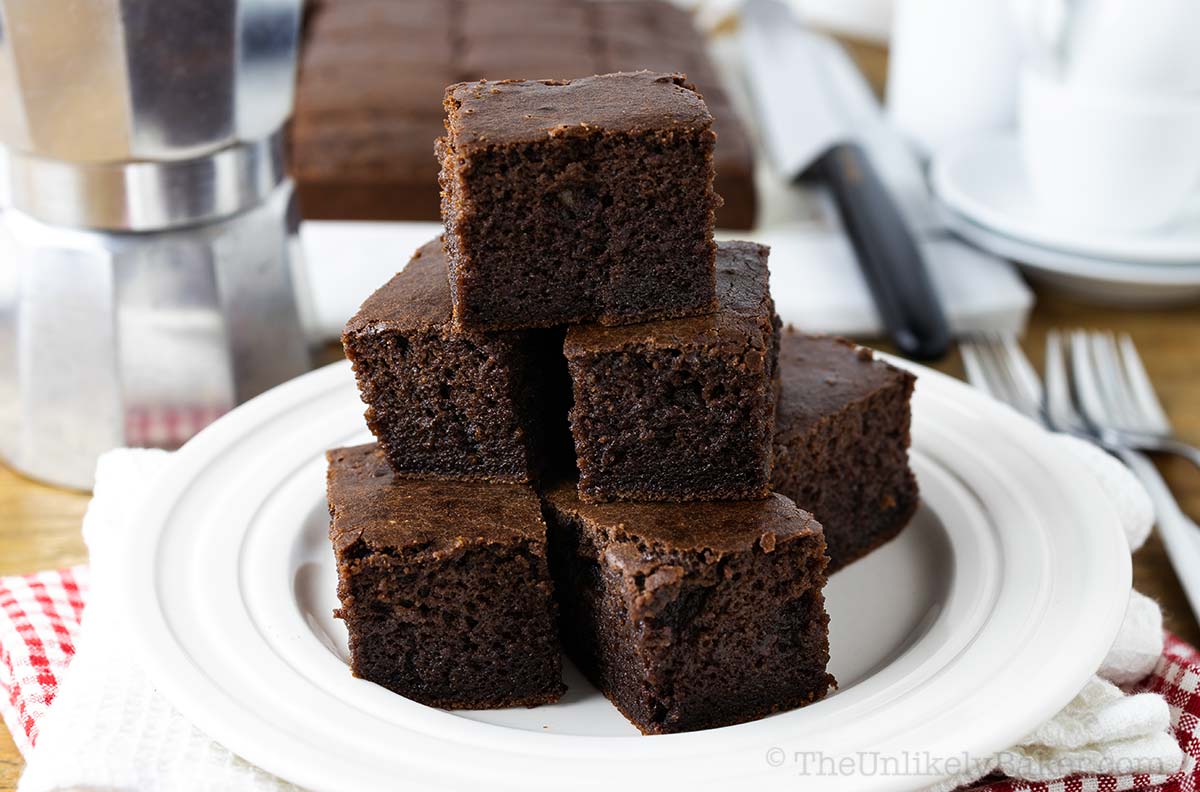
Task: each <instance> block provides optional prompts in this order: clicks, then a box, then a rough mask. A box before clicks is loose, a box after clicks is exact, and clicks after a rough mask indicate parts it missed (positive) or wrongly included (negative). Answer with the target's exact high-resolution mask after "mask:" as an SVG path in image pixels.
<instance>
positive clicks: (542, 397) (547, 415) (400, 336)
mask: <svg viewBox="0 0 1200 792" xmlns="http://www.w3.org/2000/svg"><path fill="white" fill-rule="evenodd" d="M562 337H563V336H562V331H555V330H542V331H529V332H507V333H474V332H458V331H455V330H453V329H452V328H451V322H450V288H449V286H448V284H447V281H446V259H445V257H444V255H443V253H442V244H441V242H440V241H439V240H434V241H432V242H430V243H428V244H426V245H425V246H424V247H422V248H421V249H420V250H418V251H417V253H416V255H414V256H413V259H412V261H411V262H409V264H408V266H407V267H406V268H405V269H404V270H403V271H402V272H401V273H400V274H398V275H396V276H395V277H394V278H392V279H391V280H390V281H388V282H387V283H386V284H385V285H384V286H383V287H381V288H380V289H379V290H378V291H377V292H375V293H374V294H373V295H371V296H370V297H369V298H368V299H367V301H366V302H365V303H363V305H362V307H361V308H360V309H359V311H358V313H357V314H355V316H354V317H353V318H352V319H351V320H350V322H349V323H348V324H347V325H346V329H345V332H344V333H343V335H342V344H343V346H345V349H346V355H347V356H348V357H349V358H350V360H351V362H352V363H353V364H354V374H355V377H356V378H357V380H358V387H359V391H360V392H361V394H362V398H363V401H364V402H366V404H367V413H366V418H367V424H368V425H369V426H370V428H371V431H372V432H374V433H375V437H376V438H378V440H379V444H380V446H382V448H383V450H384V451H385V452H386V454H387V457H388V460H389V461H390V462H391V464H392V468H393V469H394V470H395V471H396V472H397V473H398V474H400V475H403V476H408V477H418V478H424V477H437V478H444V479H459V480H483V481H496V482H526V481H531V480H533V479H534V478H535V477H536V475H537V473H538V472H539V470H540V469H541V468H542V467H543V466H544V465H545V464H547V461H548V459H549V458H550V456H551V455H552V454H553V453H554V448H555V446H557V445H559V444H561V445H569V441H568V440H567V439H566V436H565V435H566V419H565V415H566V410H567V407H566V400H567V399H568V398H569V396H568V395H567V394H566V393H565V392H564V391H565V390H566V389H565V388H563V387H559V382H560V379H561V380H565V378H566V375H565V372H564V371H563V368H564V366H565V364H564V363H563V358H562Z"/></svg>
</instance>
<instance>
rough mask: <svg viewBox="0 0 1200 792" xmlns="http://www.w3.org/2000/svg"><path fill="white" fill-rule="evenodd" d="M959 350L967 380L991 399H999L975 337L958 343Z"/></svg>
mask: <svg viewBox="0 0 1200 792" xmlns="http://www.w3.org/2000/svg"><path fill="white" fill-rule="evenodd" d="M959 352H960V353H961V354H962V359H963V368H964V369H965V370H966V372H967V382H969V383H971V384H972V385H974V386H975V387H976V388H977V389H979V390H981V391H983V392H984V393H986V394H987V395H988V396H991V397H992V398H993V399H999V398H1000V396H999V395H998V394H997V393H996V391H995V390H994V389H993V388H992V383H991V382H990V381H989V378H988V375H987V371H986V370H985V369H984V364H983V360H982V353H981V352H980V350H979V346H978V342H977V341H976V340H975V339H970V340H965V341H963V342H962V343H961V344H959Z"/></svg>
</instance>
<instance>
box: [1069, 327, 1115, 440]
mask: <svg viewBox="0 0 1200 792" xmlns="http://www.w3.org/2000/svg"><path fill="white" fill-rule="evenodd" d="M1070 343H1071V360H1070V372H1071V393H1072V395H1073V396H1074V398H1075V403H1076V404H1077V405H1078V406H1079V412H1080V416H1081V417H1082V418H1083V420H1084V422H1085V423H1088V424H1090V425H1092V426H1096V427H1098V426H1106V425H1107V424H1108V422H1109V416H1108V411H1107V409H1106V405H1105V403H1104V398H1103V397H1102V396H1101V395H1100V388H1099V386H1098V385H1097V382H1096V366H1095V363H1094V361H1093V360H1092V354H1091V352H1092V350H1091V345H1090V344H1089V343H1088V336H1087V333H1085V332H1084V331H1082V330H1073V331H1072V332H1071V340H1070Z"/></svg>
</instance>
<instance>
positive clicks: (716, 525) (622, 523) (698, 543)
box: [544, 481, 822, 554]
mask: <svg viewBox="0 0 1200 792" xmlns="http://www.w3.org/2000/svg"><path fill="white" fill-rule="evenodd" d="M544 497H545V498H546V500H547V501H548V502H549V503H550V505H551V506H552V507H553V508H554V509H555V510H556V511H558V512H559V513H566V514H569V515H571V516H572V517H574V519H576V520H579V521H581V522H583V523H586V524H587V525H589V526H591V527H593V528H595V529H597V530H600V531H602V532H604V533H605V534H606V535H607V536H608V538H609V540H610V541H617V542H631V543H634V544H637V545H647V544H649V545H654V546H656V547H658V548H660V549H664V550H679V551H693V552H695V551H710V552H714V553H720V554H725V553H736V552H743V551H746V550H749V549H751V548H753V547H754V546H755V545H756V544H757V545H759V546H761V547H762V549H763V550H765V551H767V552H771V551H773V550H774V549H775V541H776V539H781V538H791V537H799V536H808V535H811V534H820V533H822V529H821V525H820V523H818V522H817V521H816V520H815V519H814V518H813V516H812V515H811V514H809V513H808V512H806V511H803V510H802V509H799V508H797V507H796V505H795V504H794V503H792V502H791V501H790V500H788V499H787V498H785V497H783V496H782V495H778V494H775V493H772V494H771V495H770V496H768V497H767V498H766V499H764V500H750V501H695V502H690V503H661V502H657V503H656V502H641V503H584V502H583V501H581V500H579V493H578V488H577V487H576V484H575V482H573V481H571V482H564V483H561V484H559V485H557V486H555V487H553V488H552V489H550V490H549V491H547V492H546V493H545V495H544Z"/></svg>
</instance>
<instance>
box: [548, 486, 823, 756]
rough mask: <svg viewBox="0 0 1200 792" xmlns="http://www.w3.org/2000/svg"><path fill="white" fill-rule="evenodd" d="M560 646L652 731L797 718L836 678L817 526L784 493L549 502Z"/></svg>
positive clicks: (555, 497) (570, 489)
mask: <svg viewBox="0 0 1200 792" xmlns="http://www.w3.org/2000/svg"><path fill="white" fill-rule="evenodd" d="M543 504H544V512H545V515H546V521H547V523H549V525H550V569H551V573H552V574H553V576H554V584H555V596H556V597H557V599H558V603H559V612H560V614H561V624H562V637H563V643H564V645H565V648H566V650H567V653H568V655H569V656H570V657H571V659H572V660H574V661H575V663H576V665H578V666H579V668H580V670H581V671H583V673H584V674H585V675H586V676H587V677H588V679H590V680H591V681H592V682H593V683H594V684H595V685H596V686H597V687H598V688H600V690H601V691H603V692H604V694H605V695H606V696H608V698H609V699H610V700H611V701H612V703H613V704H614V705H616V707H617V709H619V710H620V711H621V713H622V714H623V715H625V717H626V718H628V719H629V720H630V721H632V722H633V724H634V725H635V726H637V727H638V729H640V730H641V731H642V732H643V733H645V734H665V733H670V732H682V731H692V730H695V729H708V728H715V727H718V726H728V725H731V724H735V723H742V722H745V721H749V720H754V719H755V718H761V717H763V716H765V715H769V714H771V713H773V712H781V711H783V710H789V709H794V708H796V707H800V706H803V705H805V704H808V703H810V702H813V701H816V700H818V699H820V698H822V697H824V696H825V694H826V692H827V691H828V689H829V686H830V685H831V684H832V683H833V678H832V677H831V676H830V675H829V674H828V673H827V672H826V665H827V663H828V662H829V617H828V616H827V615H826V613H825V600H824V595H823V593H822V590H823V588H824V585H825V563H826V559H825V541H824V539H823V538H822V535H821V526H820V525H819V524H818V523H817V521H816V520H815V519H813V517H812V515H811V514H808V513H807V512H803V511H801V510H800V509H798V508H796V506H795V505H794V504H793V503H792V502H791V501H789V500H788V499H786V498H784V497H783V496H781V495H771V496H770V497H769V498H767V499H765V500H757V501H728V502H722V503H687V504H677V503H621V504H588V503H584V502H582V501H580V500H579V498H578V495H577V493H576V490H575V487H574V486H572V485H571V484H569V483H568V484H564V485H561V486H558V487H556V488H553V489H551V490H550V491H549V492H547V493H546V494H545V495H544V496H543Z"/></svg>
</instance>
